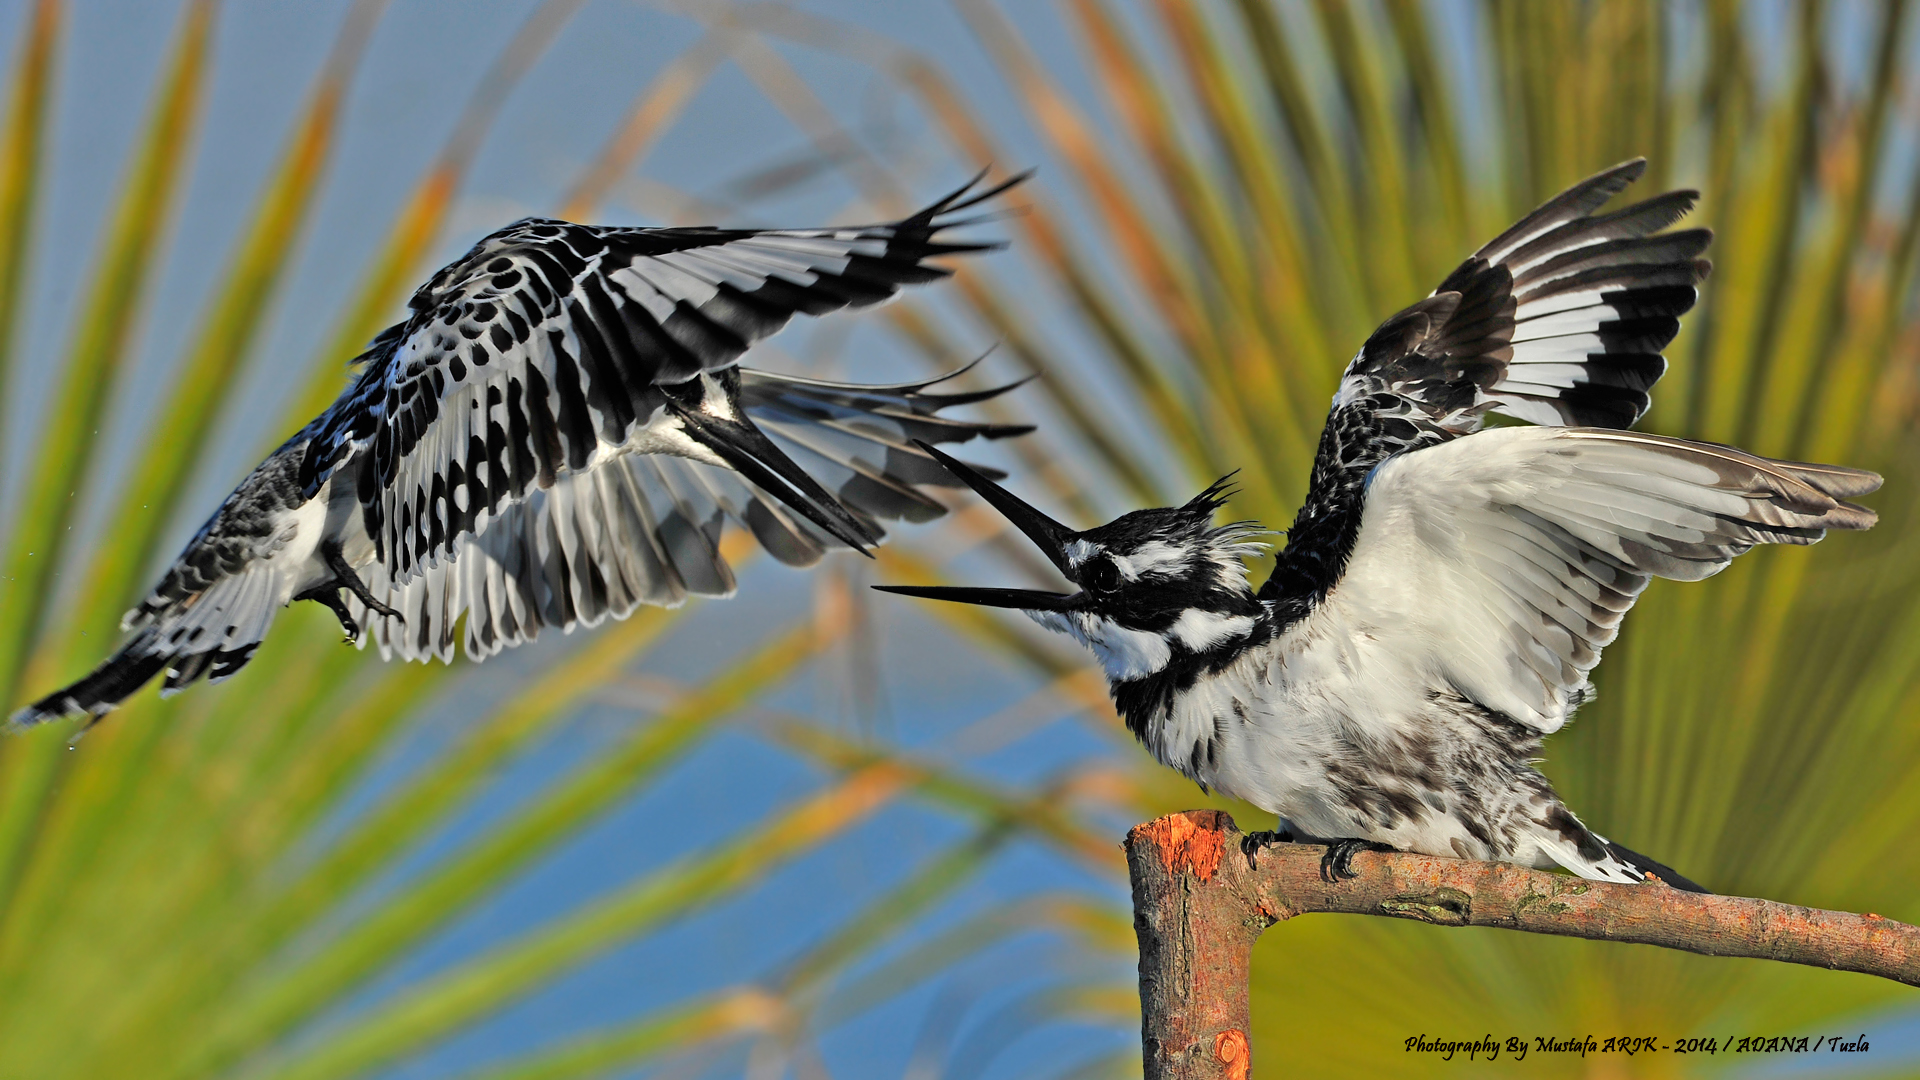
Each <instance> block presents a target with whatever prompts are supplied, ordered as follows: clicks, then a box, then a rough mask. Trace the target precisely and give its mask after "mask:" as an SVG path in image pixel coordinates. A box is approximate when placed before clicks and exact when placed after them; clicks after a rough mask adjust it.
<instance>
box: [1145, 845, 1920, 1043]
mask: <svg viewBox="0 0 1920 1080" xmlns="http://www.w3.org/2000/svg"><path fill="white" fill-rule="evenodd" d="M1241 839H1242V836H1241V833H1240V830H1239V829H1238V828H1237V827H1236V826H1235V825H1234V823H1233V818H1232V817H1231V816H1229V815H1227V814H1225V813H1222V812H1221V811H1218V810H1189V811H1187V812H1185V813H1181V814H1170V815H1168V816H1167V817H1163V818H1160V819H1159V820H1157V821H1150V822H1148V823H1146V824H1145V825H1138V826H1135V827H1134V829H1133V830H1132V831H1131V832H1129V833H1128V834H1127V843H1126V849H1127V866H1128V868H1129V870H1130V871H1131V872H1132V876H1133V922H1134V930H1135V932H1136V933H1137V934H1138V935H1139V937H1140V1012H1141V1040H1142V1048H1143V1051H1144V1054H1145V1058H1146V1077H1147V1080H1202V1078H1205V1080H1216V1078H1218V1080H1245V1078H1246V1076H1247V1070H1248V1067H1249V1065H1250V1056H1251V1055H1250V1046H1249V1042H1248V1032H1249V1030H1250V1027H1249V1017H1248V1014H1247V976H1248V964H1249V962H1250V960H1251V958H1252V955H1253V943H1254V942H1255V941H1256V940H1257V939H1258V938H1259V937H1260V934H1261V932H1262V931H1264V930H1265V929H1266V928H1267V927H1269V926H1272V925H1273V924H1274V923H1277V922H1280V921H1282V920H1285V919H1290V918H1292V917H1293V916H1295V915H1304V914H1307V913H1309V912H1316V911H1325V912H1344V913H1347V914H1352V915H1387V916H1391V917H1393V918H1398V919H1415V920H1418V921H1420V922H1426V923H1433V924H1434V925H1436V926H1498V927H1504V928H1506V929H1508V930H1525V931H1528V932H1530V933H1535V934H1559V935H1562V936H1564V937H1582V938H1592V939H1594V940H1597V941H1631V942H1638V943H1640V944H1645V945H1661V946H1664V947H1666V948H1669V949H1682V950H1684V951H1686V952H1694V953H1701V954H1703V955H1706V956H1748V957H1756V958H1760V959H1767V960H1784V961H1786V962H1788V963H1793V964H1808V965H1811V966H1814V967H1824V968H1832V969H1834V970H1836V971H1858V972H1862V973H1864V974H1868V975H1879V976H1881V977H1882V978H1887V979H1893V980H1896V981H1898V982H1903V983H1906V984H1907V985H1909V986H1920V927H1913V926H1908V925H1907V924H1905V923H1901V922H1895V921H1893V920H1891V919H1883V918H1881V917H1880V916H1878V915H1873V914H1867V915H1853V914H1849V913H1847V912H1841V911H1821V910H1818V909H1816V908H1805V907H1798V906H1796V905H1793V904H1779V903H1775V902H1773V901H1771V900H1751V899H1747V898H1744V897H1737V896H1705V895H1701V894H1699V893H1688V892H1681V891H1679V890H1677V889H1670V888H1667V887H1665V886H1662V885H1656V884H1646V885H1615V884H1611V883H1608V882H1602V881H1585V880H1582V879H1580V878H1573V877H1567V876H1564V875H1561V874H1551V873H1547V872H1544V871H1540V870H1528V869H1525V868H1523V867H1518V866H1511V865H1508V864H1506V863H1489V862H1463V861H1461V860H1458V859H1438V858H1433V857H1431V856H1427V855H1408V854H1403V853H1399V852H1394V853H1389V854H1381V853H1377V852H1362V853H1360V854H1358V855H1356V856H1354V859H1353V869H1354V871H1355V872H1357V873H1358V874H1359V876H1358V877H1356V878H1353V879H1351V880H1348V881H1343V882H1341V883H1339V884H1337V885H1333V884H1328V883H1327V882H1325V881H1323V880H1321V877H1320V856H1321V855H1322V853H1324V852H1325V850H1326V849H1325V848H1323V847H1320V846H1319V845H1315V844H1287V843H1276V844H1269V845H1267V846H1266V847H1263V848H1260V849H1258V850H1257V851H1256V852H1255V853H1254V855H1253V857H1252V858H1249V856H1248V855H1246V854H1245V853H1243V851H1242V850H1241Z"/></svg>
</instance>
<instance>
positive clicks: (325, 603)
mask: <svg viewBox="0 0 1920 1080" xmlns="http://www.w3.org/2000/svg"><path fill="white" fill-rule="evenodd" d="M294 599H295V600H311V601H313V602H314V603H316V604H319V605H321V606H322V607H325V608H326V609H327V610H328V611H331V612H333V617H334V618H336V619H339V620H340V629H342V630H344V631H346V632H347V642H346V643H347V644H348V645H352V644H354V643H356V642H358V641H359V640H360V624H359V623H357V622H355V621H354V619H353V615H352V614H351V613H350V612H348V611H347V603H346V601H344V600H342V599H340V590H339V588H337V587H336V586H333V585H322V586H320V587H319V588H317V589H308V590H307V591H306V592H303V593H301V594H300V595H299V596H296V597H294Z"/></svg>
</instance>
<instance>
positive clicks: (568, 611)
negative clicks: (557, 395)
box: [348, 369, 1029, 660]
mask: <svg viewBox="0 0 1920 1080" xmlns="http://www.w3.org/2000/svg"><path fill="white" fill-rule="evenodd" d="M740 375H741V384H740V396H741V401H742V405H743V407H744V410H745V412H746V413H747V415H748V416H749V417H750V418H751V419H752V420H753V422H754V423H755V424H756V425H757V426H759V427H760V428H761V430H763V431H765V432H766V433H767V434H768V436H769V437H770V438H772V439H773V441H774V442H775V443H776V444H778V445H779V446H780V448H781V449H782V450H784V451H786V452H787V453H788V455H789V456H791V457H792V458H793V459H794V460H795V461H796V462H797V463H798V464H799V465H800V466H801V468H803V469H805V470H807V472H808V473H810V474H812V475H813V476H814V477H815V478H817V479H818V480H819V481H820V482H821V483H822V485H823V486H824V487H825V488H826V489H827V490H828V491H829V492H831V493H832V494H833V495H834V497H835V498H837V499H838V500H840V502H841V503H842V504H843V505H844V506H846V507H847V509H848V510H849V511H851V512H852V513H853V515H854V516H855V517H856V518H858V519H859V520H860V521H861V522H862V523H863V524H865V525H866V526H867V528H868V531H869V532H871V533H872V534H874V535H875V536H876V538H877V537H879V536H881V535H884V530H883V528H882V527H881V525H880V522H882V521H889V520H905V521H915V522H918V521H927V520H931V519H932V518H935V517H938V516H940V515H941V514H943V513H945V507H944V506H943V505H942V504H940V503H939V502H937V501H935V500H934V499H932V498H930V497H929V496H928V495H927V494H926V493H924V492H922V491H920V490H918V489H919V487H920V486H923V485H935V486H944V487H952V486H956V485H957V484H958V483H959V482H958V481H957V480H955V479H954V478H953V475H952V474H951V473H949V472H947V470H945V469H943V468H941V467H940V465H939V464H938V463H937V462H935V461H934V460H933V459H932V458H931V457H929V456H928V455H927V454H926V452H925V451H923V450H921V449H919V448H918V447H916V446H914V445H913V440H916V439H918V440H923V441H926V442H936V443H950V442H960V441H964V440H967V439H972V438H975V437H985V438H1001V437H1005V436H1009V435H1017V434H1021V433H1023V432H1025V431H1027V430H1029V429H1028V428H1026V427H1024V426H1010V425H999V424H989V423H980V422H975V421H965V420H956V419H953V418H950V417H946V416H941V415H938V414H939V412H940V410H943V409H946V408H949V407H952V406H956V405H964V404H969V403H972V402H975V401H979V400H982V399H985V398H987V397H991V396H993V395H995V394H999V393H1002V392H1004V391H1005V390H1006V389H1009V388H1008V387H996V388H993V389H990V390H984V391H976V392H971V393H941V392H937V391H935V390H934V389H933V387H934V386H935V383H927V382H923V383H909V384H901V385H895V386H871V385H858V384H846V383H832V382H820V381H816V380H810V379H801V378H794V377H791V376H784V375H774V374H770V373H767V372H761V371H754V370H751V369H742V370H741V372H740ZM989 471H991V470H989ZM728 522H733V523H735V524H737V525H740V526H743V527H744V528H746V529H747V530H749V531H750V532H751V534H752V535H753V537H754V538H755V539H756V540H757V541H758V542H759V543H760V545H761V546H762V547H764V548H766V549H767V551H768V552H770V553H771V554H772V555H773V556H774V557H775V558H777V559H779V560H780V561H781V562H784V563H786V564H788V565H790V566H806V565H811V564H812V563H814V562H816V561H817V560H818V559H819V558H820V557H821V555H822V554H823V553H824V552H825V551H826V549H827V548H829V547H834V546H839V541H837V540H835V539H834V538H833V537H831V536H828V535H826V534H825V533H824V532H822V531H821V530H820V529H819V528H818V527H817V526H815V525H814V524H813V523H811V522H809V521H806V520H805V519H803V518H800V517H798V516H797V515H795V514H793V513H792V512H790V511H789V510H788V509H787V507H785V506H784V505H782V503H781V502H780V501H779V500H778V499H774V498H770V497H769V496H768V495H767V493H766V492H765V491H763V490H762V489H761V488H759V487H758V486H756V485H754V484H753V483H750V482H749V481H747V480H746V479H744V478H743V477H741V476H740V474H739V473H736V472H734V471H732V470H730V469H725V468H721V467H717V466H714V465H709V464H705V463H702V462H699V461H693V460H689V459H686V458H683V457H677V456H674V455H670V454H639V453H630V454H622V455H619V456H616V457H613V458H611V459H609V460H607V461H605V462H603V463H601V464H599V465H597V466H595V467H593V468H590V469H585V470H579V471H571V472H563V473H562V474H561V475H559V476H558V477H557V478H556V479H555V480H554V482H553V483H551V484H548V485H545V486H538V485H536V486H534V487H533V488H532V489H531V490H530V491H529V492H528V493H527V495H526V496H525V497H523V498H519V499H514V500H510V501H508V502H506V503H504V504H503V505H502V507H501V509H500V510H499V511H498V512H497V513H493V514H490V515H488V516H486V517H485V518H483V519H481V520H480V521H479V525H478V528H477V529H476V530H475V531H473V532H468V533H463V534H461V535H460V536H458V537H457V538H456V539H455V541H454V543H453V545H452V556H451V557H450V558H442V559H436V560H432V561H429V562H428V563H427V564H426V565H425V567H424V568H423V569H422V570H420V571H419V572H417V573H415V574H413V575H411V576H408V577H405V578H398V576H397V575H394V574H392V573H391V572H390V571H389V570H388V569H387V567H386V566H385V565H384V564H382V563H378V562H376V563H375V564H374V565H373V566H372V567H370V568H369V572H368V575H367V582H368V585H369V586H370V587H371V588H372V590H373V592H374V595H375V596H377V597H379V598H380V600H381V602H382V603H384V604H386V605H387V606H389V607H392V608H394V609H395V610H397V611H399V612H400V617H399V618H397V619H396V618H385V617H381V616H379V615H376V614H374V613H372V612H370V611H368V610H367V608H366V605H364V604H361V603H359V602H358V601H357V600H351V599H350V600H349V601H348V605H349V609H350V610H351V611H352V612H353V615H354V617H355V618H356V619H357V620H360V621H361V622H363V624H365V625H367V626H368V629H369V635H368V637H371V638H372V640H373V641H374V642H376V643H377V644H378V645H379V646H380V648H381V651H382V653H383V654H390V653H398V654H399V655H401V656H404V657H406V658H408V659H427V658H429V657H439V658H441V659H443V660H449V659H451V658H452V656H453V651H454V647H455V644H456V639H457V637H458V636H459V635H458V634H457V632H456V623H457V622H458V620H459V619H460V618H461V616H462V615H464V616H466V630H465V640H466V650H467V654H468V655H469V656H471V657H473V658H475V659H483V658H485V657H487V656H490V655H492V654H493V653H495V652H498V651H500V650H501V649H503V648H507V647H510V646H513V645H518V644H520V643H522V642H524V641H527V640H529V639H531V638H533V637H534V636H536V635H537V634H538V633H539V632H540V631H541V630H542V629H543V628H545V627H549V626H554V627H560V628H561V629H563V630H565V631H568V632H571V631H572V630H573V629H574V628H575V627H577V626H594V625H597V624H598V623H600V622H601V621H603V620H604V619H606V618H608V617H612V618H615V619H619V618H625V617H626V616H627V615H628V614H629V613H630V612H631V611H632V610H633V609H634V607H635V606H637V605H639V604H655V605H662V606H673V605H676V604H679V603H680V602H682V601H683V600H685V599H686V597H688V596H690V595H692V596H725V595H729V594H731V593H732V592H733V589H734V576H733V571H732V568H731V567H729V566H728V564H727V561H726V559H725V558H723V557H722V555H721V553H720V546H719V541H720V534H721V530H722V528H723V527H724V526H725V525H726V524H727V523H728ZM396 578H398V579H397V580H396ZM361 640H362V641H363V642H364V641H365V640H367V638H366V637H363V638H362V639H361Z"/></svg>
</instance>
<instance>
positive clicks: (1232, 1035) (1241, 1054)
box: [1213, 1028, 1253, 1080]
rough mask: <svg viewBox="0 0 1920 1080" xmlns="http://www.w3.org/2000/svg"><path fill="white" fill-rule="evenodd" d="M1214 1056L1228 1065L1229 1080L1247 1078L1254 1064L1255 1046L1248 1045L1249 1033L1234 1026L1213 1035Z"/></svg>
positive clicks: (1227, 1074) (1243, 1079)
mask: <svg viewBox="0 0 1920 1080" xmlns="http://www.w3.org/2000/svg"><path fill="white" fill-rule="evenodd" d="M1213 1056H1214V1057H1216V1058H1219V1059H1220V1064H1222V1065H1225V1066H1226V1067H1227V1073H1226V1076H1227V1080H1247V1070H1248V1069H1249V1068H1251V1067H1252V1065H1253V1048H1252V1047H1250V1046H1248V1045H1247V1033H1246V1032H1244V1031H1237V1030H1235V1029H1233V1028H1228V1029H1227V1030H1225V1031H1223V1032H1221V1033H1220V1034H1218V1035H1215V1036H1214V1037H1213Z"/></svg>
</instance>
